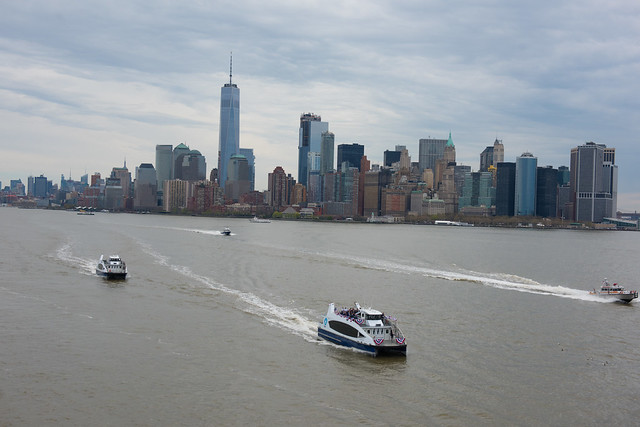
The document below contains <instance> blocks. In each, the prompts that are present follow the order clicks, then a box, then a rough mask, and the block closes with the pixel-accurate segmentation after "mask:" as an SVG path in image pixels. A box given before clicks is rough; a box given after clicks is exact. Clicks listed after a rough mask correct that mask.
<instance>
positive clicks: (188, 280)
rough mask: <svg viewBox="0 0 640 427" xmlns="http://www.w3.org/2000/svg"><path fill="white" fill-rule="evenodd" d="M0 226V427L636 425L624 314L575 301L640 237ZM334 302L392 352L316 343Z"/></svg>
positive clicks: (9, 221) (60, 217) (633, 272)
mask: <svg viewBox="0 0 640 427" xmlns="http://www.w3.org/2000/svg"><path fill="white" fill-rule="evenodd" d="M225 226H229V227H230V228H231V231H232V235H231V236H223V235H221V234H220V230H222V229H223V228H224V227H225ZM0 230H1V235H2V243H1V246H0V277H1V278H0V323H1V327H0V369H1V375H0V425H2V426H23V425H28V426H36V425H37V426H40V425H65V426H68V425H78V426H86V425H96V426H98V425H100V426H103V425H104V426H106V425H136V426H178V425H184V426H194V425H200V426H209V425H248V424H249V425H276V424H281V423H283V422H285V423H289V424H292V425H303V424H304V425H322V426H335V425H347V424H349V425H353V424H360V425H374V426H377V425H381V426H385V425H407V426H410V425H430V426H469V425H474V426H475V425H491V426H495V425H504V426H513V425H518V426H542V425H544V426H547V425H556V426H569V425H576V426H590V425H637V424H638V422H639V419H640V404H639V403H638V402H639V400H640V371H639V370H640V338H639V335H638V325H639V324H640V302H635V303H632V304H619V303H612V302H603V301H602V300H600V299H598V298H597V297H593V296H589V295H588V293H587V291H588V290H590V289H592V288H594V287H598V286H599V284H600V281H601V280H602V278H603V277H605V276H606V277H608V278H609V279H610V280H611V281H615V282H618V283H622V284H624V285H626V286H627V287H628V288H634V287H635V285H636V284H638V278H639V277H640V265H639V263H638V259H639V258H640V233H634V232H607V231H593V232H589V231H570V230H554V231H551V230H546V231H545V230H530V229H496V228H471V227H443V226H415V225H386V224H355V223H317V222H286V221H274V222H271V223H269V224H255V223H251V222H249V221H248V220H246V219H221V218H201V217H175V216H162V215H133V214H109V213H97V214H96V215H93V216H79V215H76V214H75V213H73V212H60V211H42V210H19V209H14V208H0ZM101 254H105V255H110V254H119V255H120V256H121V257H122V258H123V259H124V260H125V261H126V262H127V265H128V268H129V277H128V278H127V279H126V280H125V281H120V282H109V281H105V280H104V279H101V278H99V277H96V275H95V274H94V268H95V264H96V261H97V260H98V258H99V257H100V255H101ZM354 301H358V302H359V303H360V304H361V305H363V306H372V307H374V308H377V309H379V310H381V311H384V312H385V313H386V314H391V315H393V316H395V317H397V318H398V321H399V326H400V327H401V328H402V330H403V332H404V334H405V336H406V337H407V344H408V354H407V356H406V358H405V357H391V358H389V357H384V358H383V357H378V358H373V357H370V356H368V355H365V354H362V353H359V352H357V351H354V350H350V349H345V348H341V347H337V346H335V345H333V344H330V343H327V342H324V341H319V340H318V339H317V330H316V325H317V323H318V322H319V321H320V320H321V319H322V317H323V315H324V313H325V312H326V310H327V307H328V304H329V303H330V302H335V303H336V305H338V306H341V305H351V304H352V303H353V302H354Z"/></svg>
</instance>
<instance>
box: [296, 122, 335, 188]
mask: <svg viewBox="0 0 640 427" xmlns="http://www.w3.org/2000/svg"><path fill="white" fill-rule="evenodd" d="M328 130H329V123H327V122H323V121H322V118H321V117H320V116H319V115H316V114H313V113H304V114H302V115H300V130H299V134H298V183H300V184H302V185H304V186H306V185H307V174H308V158H309V153H312V152H313V153H320V152H322V134H323V133H324V132H327V131H328Z"/></svg>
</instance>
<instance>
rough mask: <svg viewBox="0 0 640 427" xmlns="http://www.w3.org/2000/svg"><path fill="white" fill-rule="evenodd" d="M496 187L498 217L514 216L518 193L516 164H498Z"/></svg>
mask: <svg viewBox="0 0 640 427" xmlns="http://www.w3.org/2000/svg"><path fill="white" fill-rule="evenodd" d="M496 173H497V187H496V215H497V216H513V213H514V207H515V193H516V164H515V163H509V162H502V163H498V166H497V171H496Z"/></svg>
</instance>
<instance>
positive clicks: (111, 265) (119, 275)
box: [96, 255, 127, 279]
mask: <svg viewBox="0 0 640 427" xmlns="http://www.w3.org/2000/svg"><path fill="white" fill-rule="evenodd" d="M96 274H97V275H98V276H102V277H106V278H107V279H124V278H126V277H127V265H126V264H125V263H124V261H122V259H121V258H120V257H119V256H118V255H111V256H110V257H109V258H108V259H105V257H104V255H100V260H99V261H98V265H97V266H96Z"/></svg>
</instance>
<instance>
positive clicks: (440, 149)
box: [418, 138, 447, 173]
mask: <svg viewBox="0 0 640 427" xmlns="http://www.w3.org/2000/svg"><path fill="white" fill-rule="evenodd" d="M446 146H447V140H446V139H432V138H426V139H420V140H419V141H418V164H419V165H420V170H421V171H424V170H426V169H431V170H432V171H434V173H435V170H436V162H437V161H438V160H440V159H442V158H443V157H444V147H446Z"/></svg>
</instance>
